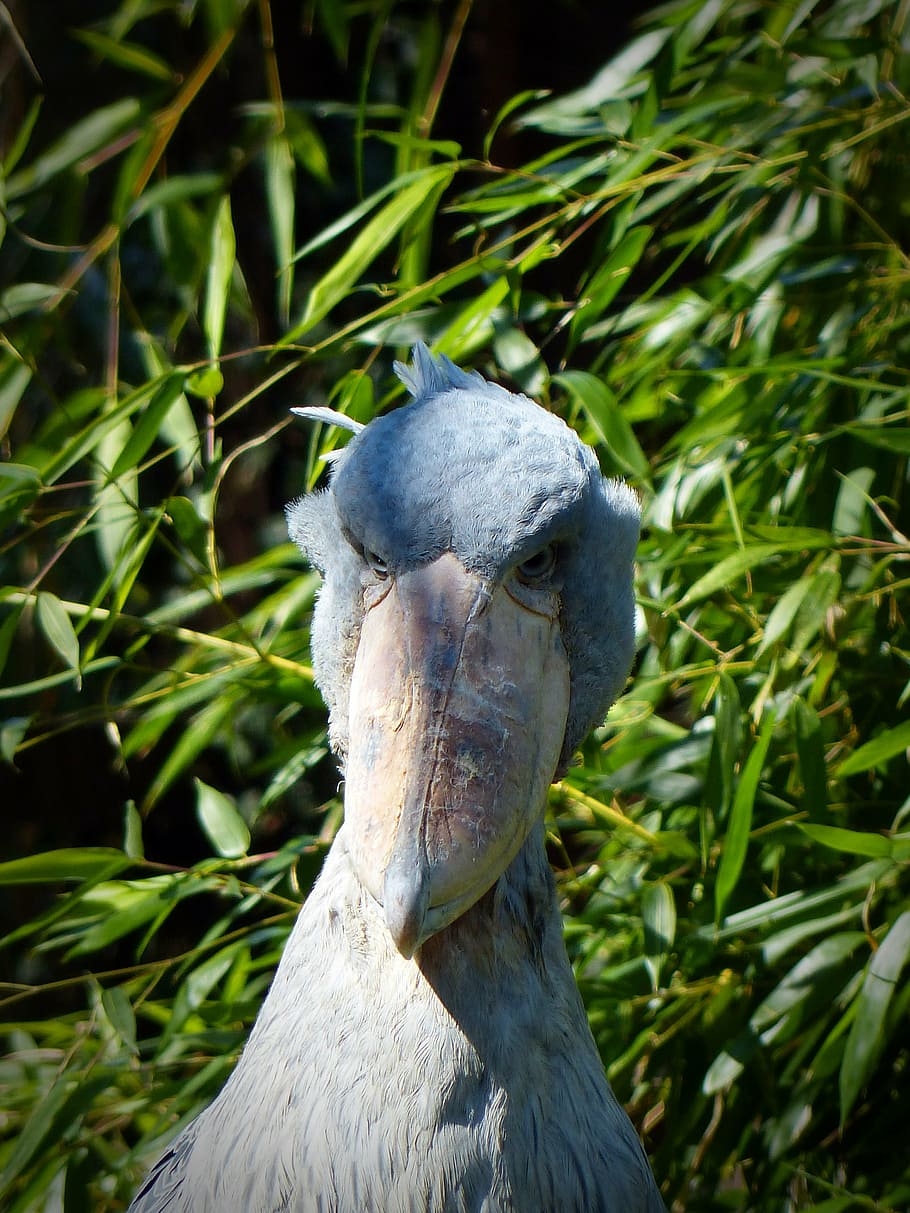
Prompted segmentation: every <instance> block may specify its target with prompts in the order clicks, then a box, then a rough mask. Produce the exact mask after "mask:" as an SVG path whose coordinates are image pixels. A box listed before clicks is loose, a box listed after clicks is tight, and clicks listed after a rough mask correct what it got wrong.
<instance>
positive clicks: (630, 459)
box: [553, 371, 651, 481]
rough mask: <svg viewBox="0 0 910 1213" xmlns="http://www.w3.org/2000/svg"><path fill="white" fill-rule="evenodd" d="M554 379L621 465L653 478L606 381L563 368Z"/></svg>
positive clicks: (639, 474)
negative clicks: (578, 406)
mask: <svg viewBox="0 0 910 1213" xmlns="http://www.w3.org/2000/svg"><path fill="white" fill-rule="evenodd" d="M553 382H554V383H559V384H561V385H562V386H563V387H564V388H565V389H566V391H567V392H568V393H569V394H570V396H572V397H573V398H574V399H575V400H577V401H578V403H579V404H580V405H581V408H582V411H583V412H584V414H585V416H586V417H587V418H588V420H589V421H590V422H591V424H592V425H593V426H594V429H595V430H596V431H597V434H598V437H599V438H600V440H601V442H603V444H604V445H605V446H606V448H607V449H608V450H609V451H610V452H611V454H612V455H614V457H615V458H616V459H617V460H618V461H619V463H620V465H621V466H622V467H623V468H625V470H626V471H628V472H633V473H634V474H635V475H636V476H640V477H641V479H642V480H645V481H648V480H650V478H651V469H650V467H649V465H648V461H647V459H646V458H645V455H644V452H643V451H642V449H641V447H640V446H639V445H638V439H637V438H636V437H635V433H634V431H633V429H632V427H631V425H630V424H629V422H628V420H627V418H626V416H625V414H624V413H623V411H622V409H621V408H620V406H619V403H618V401H617V400H616V397H615V396H614V395H613V393H612V392H611V391H610V389H609V388H608V387H607V385H606V384H605V383H604V382H603V380H601V379H598V378H597V376H596V375H592V374H590V373H589V372H588V371H563V372H562V374H559V375H554V376H553Z"/></svg>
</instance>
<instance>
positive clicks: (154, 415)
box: [111, 374, 183, 480]
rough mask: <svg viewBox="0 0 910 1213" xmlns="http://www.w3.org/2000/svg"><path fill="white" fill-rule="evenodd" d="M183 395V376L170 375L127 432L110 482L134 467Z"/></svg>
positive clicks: (112, 469) (115, 461) (112, 470)
mask: <svg viewBox="0 0 910 1213" xmlns="http://www.w3.org/2000/svg"><path fill="white" fill-rule="evenodd" d="M182 394H183V375H182V374H174V375H169V376H168V377H167V378H166V379H165V380H164V382H163V383H162V384H161V386H160V387H159V388H158V390H157V391H156V392H155V394H154V395H153V396H152V398H151V400H149V402H148V404H147V405H146V406H145V407H144V408H143V410H142V413H141V415H140V418H139V420H138V422H137V423H136V424H135V425H134V426H133V427H132V428H131V429H130V431H129V436H128V438H127V440H126V442H124V444H123V446H122V448H121V450H120V454H119V455H118V456H117V458H116V459H115V460H114V466H113V467H112V468H111V478H112V479H113V480H117V479H118V478H119V477H120V476H122V475H123V474H124V473H125V472H127V471H130V470H132V469H133V468H135V467H136V466H137V464H138V463H139V462H140V461H141V459H142V457H143V455H144V454H145V452H146V451H147V450H148V449H149V447H150V446H151V445H152V443H153V442H154V441H155V439H156V438H157V436H158V432H159V430H160V429H161V427H162V425H163V424H164V421H165V418H166V417H167V415H168V413H169V412H170V411H171V408H172V407H173V406H174V404H175V403H176V401H177V400H179V399H180V397H181V396H182Z"/></svg>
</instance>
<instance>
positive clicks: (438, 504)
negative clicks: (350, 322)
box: [131, 345, 664, 1213]
mask: <svg viewBox="0 0 910 1213" xmlns="http://www.w3.org/2000/svg"><path fill="white" fill-rule="evenodd" d="M396 370H397V373H398V375H399V377H400V378H401V379H402V380H403V381H404V383H405V385H406V386H407V387H408V389H409V391H410V393H411V395H412V396H413V398H414V399H413V401H412V402H410V403H408V404H406V405H404V406H403V407H401V408H399V409H396V410H394V411H392V412H390V413H388V414H387V415H385V416H382V417H379V418H377V419H376V420H374V421H371V422H370V424H369V425H367V426H365V427H363V426H359V425H357V424H356V423H351V422H349V421H348V419H347V418H343V417H341V416H339V415H337V414H332V413H330V411H329V410H321V409H313V410H306V409H304V410H295V411H300V412H302V413H303V414H304V415H307V416H311V417H312V416H316V417H321V418H323V419H333V420H335V421H336V423H338V424H347V425H348V427H349V428H352V429H355V436H354V437H353V438H352V439H351V440H350V441H349V443H348V445H347V446H346V447H345V448H344V450H343V451H342V452H341V453H340V454H339V455H338V456H337V458H335V459H334V461H333V463H332V468H331V477H330V483H329V486H328V488H327V489H326V490H325V491H324V492H318V493H315V494H313V495H311V496H307V497H304V498H303V499H302V500H299V501H296V502H294V503H293V504H292V505H291V506H290V507H289V508H288V518H289V523H290V532H291V536H292V537H293V539H294V540H295V541H296V542H297V543H298V544H299V545H300V547H301V548H302V549H303V551H304V553H305V554H306V556H307V557H308V559H309V560H310V561H311V562H312V564H314V565H315V566H316V567H317V568H318V569H319V570H320V571H321V572H322V574H323V577H324V583H323V586H322V590H321V593H320V595H319V598H318V602H317V605H316V608H315V613H314V619H313V629H312V636H313V664H314V669H315V673H316V679H317V682H318V684H319V687H320V689H321V690H322V692H323V695H324V697H325V699H326V701H327V703H328V706H329V713H330V738H331V743H332V747H333V749H334V751H335V754H336V755H337V757H338V760H339V763H340V766H341V768H342V771H343V774H344V824H343V826H342V828H341V829H340V830H339V832H338V835H337V837H336V839H335V841H334V843H333V844H332V847H331V850H330V851H329V853H328V856H327V857H326V861H325V865H324V868H323V871H322V873H321V875H320V877H319V880H318V881H317V883H316V885H315V887H314V888H313V891H312V892H311V893H310V895H309V897H308V898H307V900H306V903H305V905H304V907H303V909H302V910H301V913H300V916H299V918H298V919H297V923H296V926H295V927H294V930H293V932H292V934H291V937H290V939H289V941H288V944H287V947H286V950H285V952H284V956H283V958H282V961H281V964H280V966H279V968H278V971H277V973H276V976H275V979H274V982H273V984H272V987H271V989H270V991H269V993H268V996H267V997H266V999H265V1002H264V1004H263V1006H262V1009H261V1011H260V1013H259V1017H258V1019H257V1021H256V1024H255V1026H254V1028H253V1030H252V1034H251V1036H250V1038H249V1042H248V1044H247V1045H246V1048H245V1049H244V1051H243V1054H242V1056H241V1058H240V1060H239V1062H238V1064H237V1067H236V1069H235V1070H234V1072H233V1074H232V1076H231V1078H230V1079H229V1080H228V1082H227V1084H226V1085H225V1087H224V1089H223V1090H222V1091H221V1093H220V1095H219V1096H218V1097H217V1098H216V1099H215V1101H214V1103H212V1104H211V1106H210V1107H209V1108H208V1109H207V1110H206V1111H204V1112H203V1113H202V1114H201V1115H200V1116H199V1117H198V1118H197V1119H196V1120H194V1121H193V1122H192V1123H191V1124H190V1125H189V1127H188V1128H186V1129H184V1130H183V1132H182V1133H181V1134H180V1135H179V1136H178V1137H177V1139H176V1140H175V1142H174V1144H173V1145H172V1146H171V1147H170V1149H169V1150H168V1151H167V1153H166V1154H165V1155H164V1157H163V1158H161V1159H160V1161H159V1162H158V1163H157V1165H156V1166H155V1167H154V1169H153V1170H152V1172H151V1174H150V1176H149V1178H148V1180H147V1182H146V1184H145V1186H144V1187H143V1188H142V1190H141V1191H140V1193H139V1194H138V1195H137V1197H136V1199H135V1201H134V1202H133V1204H132V1206H131V1208H132V1210H133V1213H165V1211H166V1213H234V1211H236V1213H311V1211H312V1213H316V1211H320V1213H507V1211H508V1213H596V1211H598V1210H599V1211H602V1213H658V1211H659V1210H663V1208H664V1206H663V1203H662V1201H661V1199H660V1196H659V1195H658V1191H657V1188H656V1186H655V1183H654V1180H653V1178H652V1176H651V1171H650V1169H649V1166H648V1163H647V1160H646V1158H645V1155H644V1153H643V1150H642V1147H641V1145H640V1143H639V1141H638V1138H637V1137H636V1134H635V1132H634V1130H633V1128H632V1125H631V1123H630V1122H629V1120H628V1119H627V1117H626V1115H625V1113H624V1112H623V1110H622V1109H621V1107H620V1106H619V1104H618V1103H617V1101H616V1099H615V1097H614V1095H613V1093H612V1091H611V1090H610V1087H609V1085H608V1083H607V1080H606V1077H605V1074H604V1068H603V1064H602V1062H601V1058H600V1056H599V1055H598V1052H597V1049H596V1048H595V1045H594V1041H593V1038H592V1036H591V1032H590V1030H589V1027H588V1023H587V1020H586V1018H585V1012H584V1009H583V1007H582V1003H581V999H580V997H579V994H578V990H577V988H576V985H575V981H574V977H573V974H572V970H571V968H570V965H569V961H568V957H567V954H566V949H565V946H564V943H563V936H562V922H561V920H560V914H559V909H558V906H557V900H556V894H555V890H554V883H553V878H552V875H551V872H550V869H549V866H548V864H547V860H546V856H545V852H544V827H543V813H544V805H545V802H546V798H547V788H548V786H549V784H550V783H551V781H552V780H553V779H554V778H556V777H557V776H558V775H559V774H560V772H562V771H563V770H564V769H565V767H566V765H567V764H568V763H569V761H570V759H571V757H572V754H573V752H574V750H575V749H576V747H577V746H578V744H579V743H580V742H581V740H582V739H583V738H584V736H585V734H586V733H587V732H588V730H589V729H590V728H591V727H592V726H593V725H594V724H596V723H598V722H600V721H602V719H603V717H604V714H605V713H606V710H607V708H608V707H609V705H610V703H611V702H612V701H613V699H614V697H615V696H616V695H617V693H618V692H619V690H620V688H621V687H622V684H623V681H624V679H625V677H626V674H627V672H628V669H629V664H630V661H631V658H632V649H633V602H632V561H633V554H634V551H635V545H636V540H637V536H638V526H639V511H638V506H637V502H636V498H635V496H634V494H633V493H632V492H631V490H630V489H629V488H627V487H626V486H624V485H623V484H621V483H618V482H616V481H611V480H605V479H604V477H603V476H602V475H601V472H600V469H599V467H598V464H597V462H596V460H595V458H594V455H593V453H592V451H591V450H590V449H589V448H588V447H586V446H585V445H584V444H583V443H582V442H581V441H580V440H579V439H578V438H577V436H576V435H575V434H574V433H573V431H572V430H570V429H569V427H568V426H566V425H565V424H564V423H563V421H561V420H560V419H559V418H557V417H556V416H554V415H552V414H551V413H549V412H547V411H546V410H544V409H543V408H541V407H540V406H538V405H537V404H535V403H533V402H532V401H531V400H529V399H528V398H527V397H525V396H520V395H515V394H513V393H511V392H509V391H506V390H505V389H504V388H502V387H499V386H497V385H495V384H493V383H488V382H487V381H486V380H484V379H483V378H482V377H481V376H480V375H479V374H477V373H470V374H469V373H465V372H464V371H461V370H459V369H458V368H457V367H456V366H455V365H454V364H453V363H451V362H450V361H449V360H448V359H446V358H444V357H440V358H434V357H433V356H432V355H431V354H430V353H429V352H428V351H427V349H426V348H425V347H424V346H423V345H418V346H417V347H416V348H415V350H414V355H413V363H412V365H411V366H409V367H404V366H402V365H400V364H399V365H397V366H396Z"/></svg>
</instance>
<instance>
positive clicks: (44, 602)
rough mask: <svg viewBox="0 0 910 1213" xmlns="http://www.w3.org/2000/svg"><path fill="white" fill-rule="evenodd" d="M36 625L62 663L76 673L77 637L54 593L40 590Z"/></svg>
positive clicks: (77, 658) (77, 668)
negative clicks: (61, 659)
mask: <svg viewBox="0 0 910 1213" xmlns="http://www.w3.org/2000/svg"><path fill="white" fill-rule="evenodd" d="M35 617H36V619H37V621H38V626H39V627H40V629H41V631H42V632H43V633H44V635H45V637H46V638H47V640H48V641H49V643H50V644H51V645H52V646H53V648H54V649H55V650H56V651H57V652H58V653H59V655H60V656H61V657H62V658H63V661H64V663H65V664H66V665H67V666H68V667H69V668H70V669H71V670H73V671H74V673H76V674H77V675H78V673H79V638H78V636H77V635H76V631H75V629H74V627H73V624H72V621H71V619H70V617H69V615H68V614H67V613H66V610H65V609H64V606H63V603H62V602H61V601H60V599H59V598H58V597H57V595H56V594H51V593H50V592H49V591H47V590H41V591H40V592H39V594H38V602H37V607H36V610H35Z"/></svg>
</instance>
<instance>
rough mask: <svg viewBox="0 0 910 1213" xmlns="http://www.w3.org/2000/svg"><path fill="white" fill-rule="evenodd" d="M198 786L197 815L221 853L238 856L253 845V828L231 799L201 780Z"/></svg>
mask: <svg viewBox="0 0 910 1213" xmlns="http://www.w3.org/2000/svg"><path fill="white" fill-rule="evenodd" d="M193 782H194V783H195V785H196V816H197V817H198V819H199V824H200V825H201V826H202V828H203V830H204V831H205V834H206V837H207V838H208V840H209V842H210V843H211V844H212V846H213V847H214V848H215V850H216V851H217V852H218V854H219V855H223V856H225V858H227V859H236V858H237V857H238V856H240V855H245V854H246V853H247V851H248V850H249V848H250V831H249V828H248V827H247V824H246V822H245V821H244V820H243V818H242V817H241V816H240V814H239V813H238V812H237V809H236V808H235V807H234V804H233V802H232V801H230V800H229V799H228V798H227V796H225V795H224V793H223V792H219V791H217V790H216V789H215V788H212V787H209V785H208V784H207V783H203V782H202V780H201V779H194V780H193Z"/></svg>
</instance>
